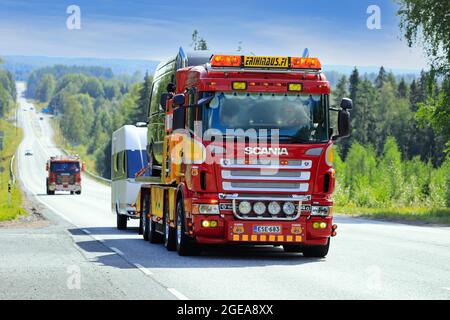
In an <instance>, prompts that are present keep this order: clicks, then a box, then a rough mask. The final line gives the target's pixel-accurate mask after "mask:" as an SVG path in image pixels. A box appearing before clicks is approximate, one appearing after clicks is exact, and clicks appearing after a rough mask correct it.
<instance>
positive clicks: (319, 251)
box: [302, 239, 330, 258]
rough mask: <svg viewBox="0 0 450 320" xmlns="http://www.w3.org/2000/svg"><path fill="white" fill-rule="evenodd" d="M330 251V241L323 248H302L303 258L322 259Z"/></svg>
mask: <svg viewBox="0 0 450 320" xmlns="http://www.w3.org/2000/svg"><path fill="white" fill-rule="evenodd" d="M329 249H330V239H328V242H327V244H326V245H324V246H308V247H303V249H302V250H303V256H305V257H308V258H324V257H325V256H326V255H327V254H328V250H329Z"/></svg>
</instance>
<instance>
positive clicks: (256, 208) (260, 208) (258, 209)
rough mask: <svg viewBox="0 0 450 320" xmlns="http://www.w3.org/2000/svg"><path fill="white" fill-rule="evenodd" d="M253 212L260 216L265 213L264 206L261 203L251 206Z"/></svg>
mask: <svg viewBox="0 0 450 320" xmlns="http://www.w3.org/2000/svg"><path fill="white" fill-rule="evenodd" d="M253 211H255V213H256V214H257V215H258V216H262V215H263V214H264V212H266V205H265V204H264V203H263V202H257V203H255V204H254V205H253Z"/></svg>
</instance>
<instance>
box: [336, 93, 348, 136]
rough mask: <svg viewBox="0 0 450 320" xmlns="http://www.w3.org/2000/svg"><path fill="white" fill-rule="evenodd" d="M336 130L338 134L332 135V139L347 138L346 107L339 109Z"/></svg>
mask: <svg viewBox="0 0 450 320" xmlns="http://www.w3.org/2000/svg"><path fill="white" fill-rule="evenodd" d="M350 101H351V100H350ZM338 131H339V135H337V136H333V140H337V139H340V138H347V137H349V136H350V112H348V111H347V110H346V109H342V110H339V113H338Z"/></svg>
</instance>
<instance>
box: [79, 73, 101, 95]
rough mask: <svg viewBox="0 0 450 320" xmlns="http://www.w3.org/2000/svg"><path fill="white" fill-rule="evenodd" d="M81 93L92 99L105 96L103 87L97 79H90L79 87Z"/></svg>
mask: <svg viewBox="0 0 450 320" xmlns="http://www.w3.org/2000/svg"><path fill="white" fill-rule="evenodd" d="M81 93H87V94H88V95H90V96H91V97H92V98H94V99H95V98H98V97H100V96H105V91H104V89H103V85H102V83H101V82H100V80H99V79H97V78H93V77H90V78H88V79H87V81H86V82H85V83H84V84H83V86H82V87H81Z"/></svg>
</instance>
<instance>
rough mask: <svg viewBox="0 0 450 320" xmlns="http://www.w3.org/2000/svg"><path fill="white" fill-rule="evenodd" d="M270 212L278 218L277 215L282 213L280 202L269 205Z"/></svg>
mask: <svg viewBox="0 0 450 320" xmlns="http://www.w3.org/2000/svg"><path fill="white" fill-rule="evenodd" d="M268 210H269V213H270V214H271V215H273V216H276V215H277V214H279V213H280V211H281V206H280V204H279V203H278V202H275V201H273V202H271V203H269V207H268Z"/></svg>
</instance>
